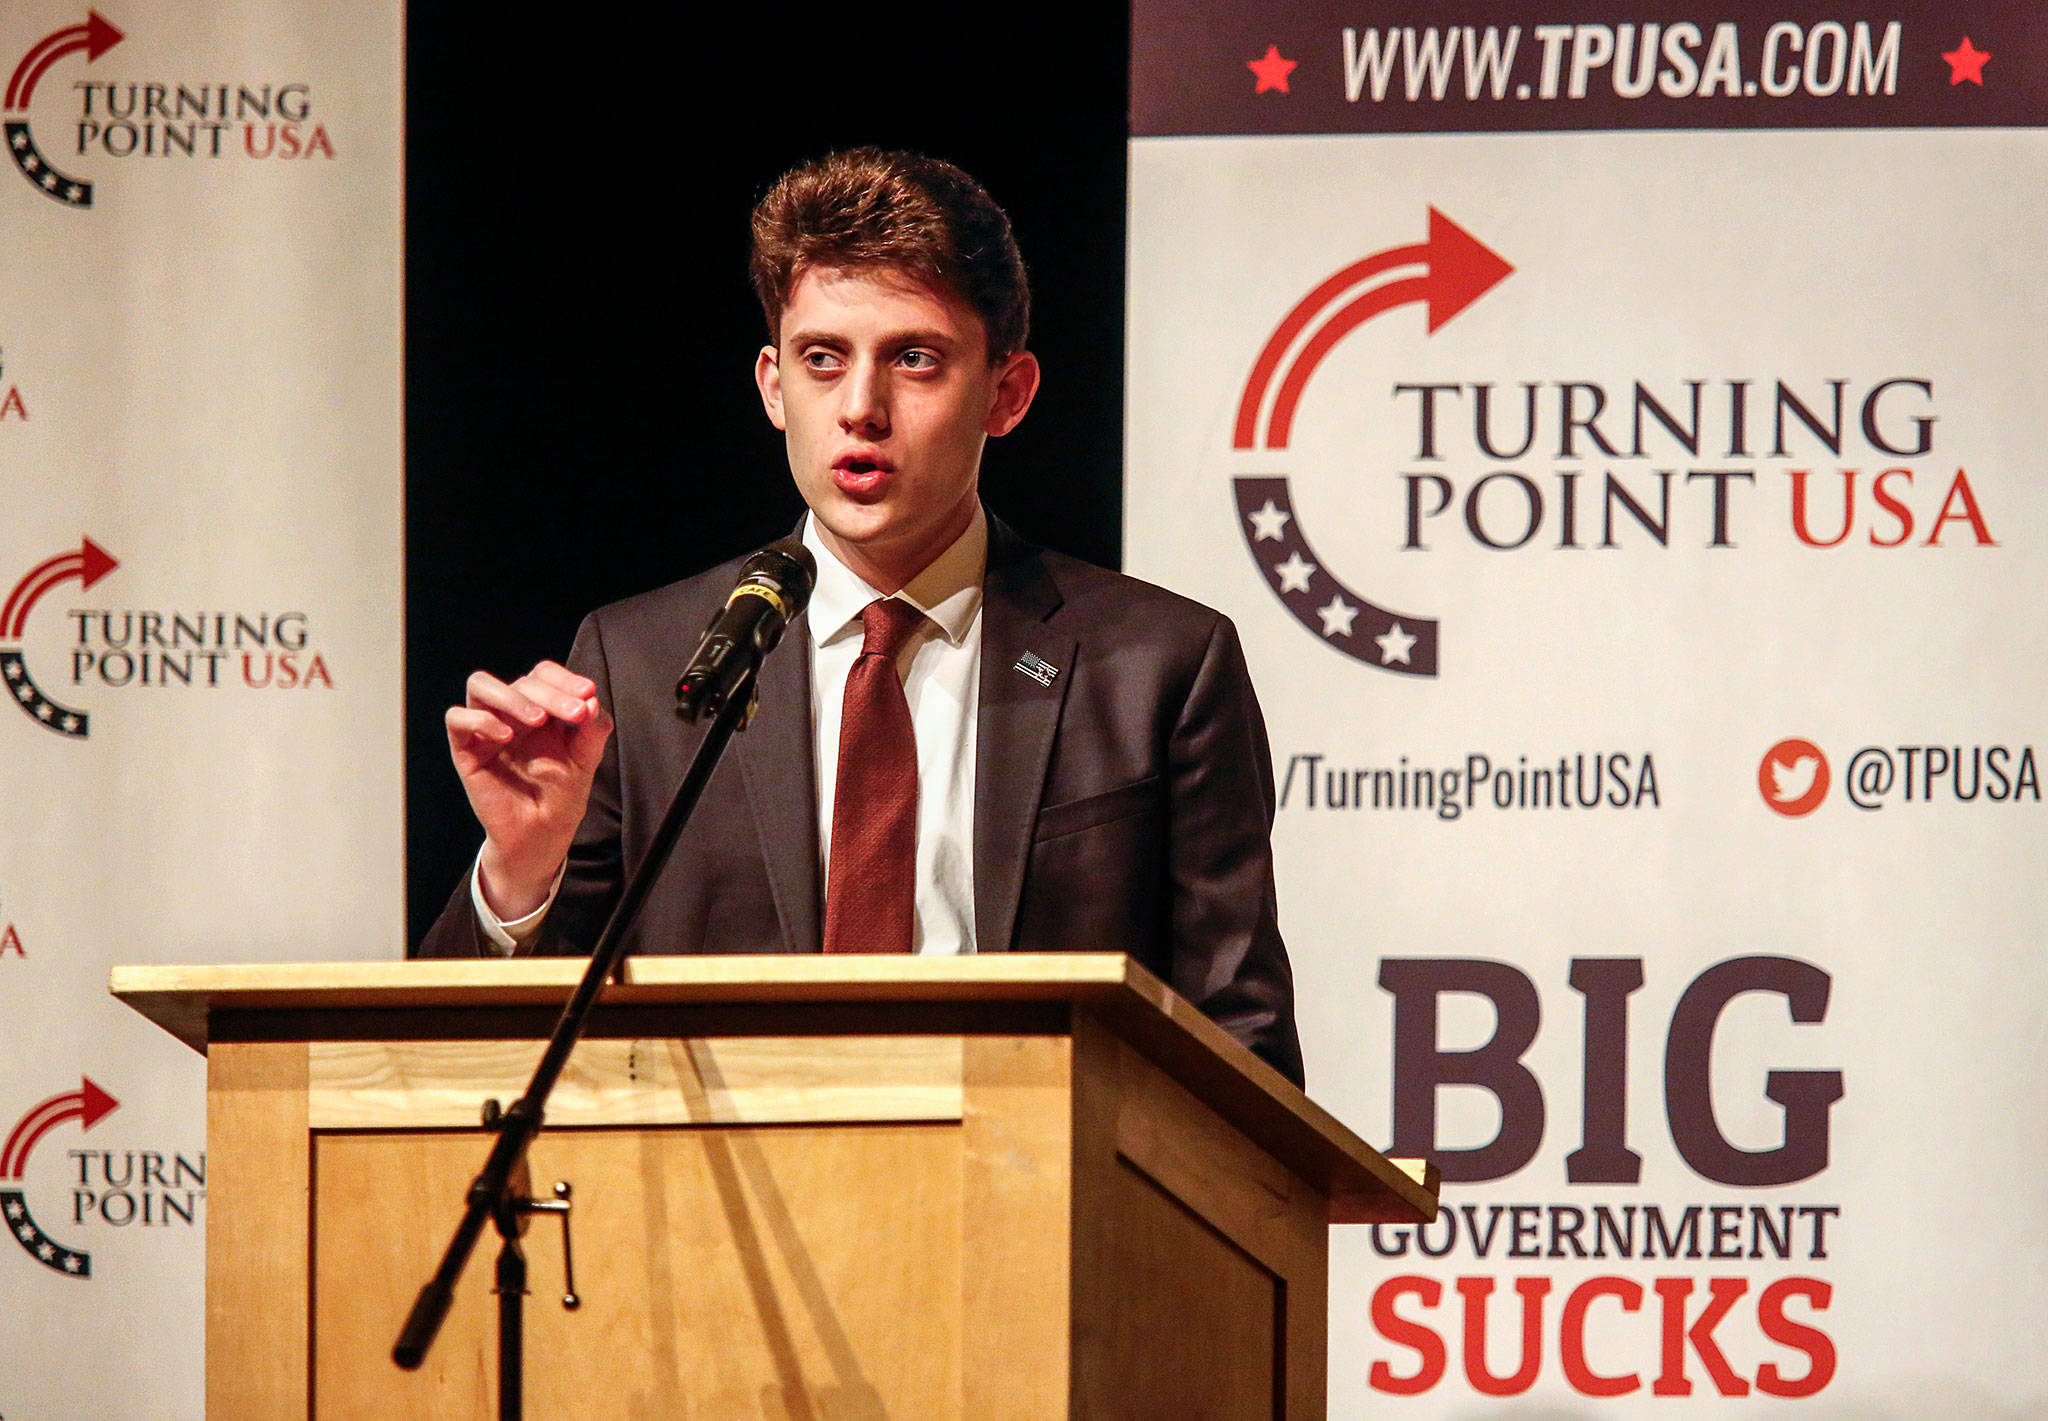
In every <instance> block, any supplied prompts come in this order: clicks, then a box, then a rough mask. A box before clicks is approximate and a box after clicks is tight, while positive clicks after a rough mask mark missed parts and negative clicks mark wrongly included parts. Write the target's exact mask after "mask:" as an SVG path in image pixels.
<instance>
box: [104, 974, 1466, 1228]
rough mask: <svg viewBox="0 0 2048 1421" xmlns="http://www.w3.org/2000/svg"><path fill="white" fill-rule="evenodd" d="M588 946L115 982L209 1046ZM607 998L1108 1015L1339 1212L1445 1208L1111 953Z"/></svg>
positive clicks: (530, 981) (522, 1003)
mask: <svg viewBox="0 0 2048 1421" xmlns="http://www.w3.org/2000/svg"><path fill="white" fill-rule="evenodd" d="M588 965H589V964H588V961H587V960H586V959H580V958H518V959H512V960H497V959H493V960H443V959H437V960H423V961H384V962H294V963H247V964H226V965H220V966H132V967H116V968H114V969H113V973H112V980H111V982H110V988H111V990H112V992H113V994H114V995H115V996H117V997H119V998H120V999H121V1000H122V1001H124V1002H126V1003H127V1004H128V1005H129V1006H131V1007H133V1008H134V1009H135V1010H136V1011H138V1012H140V1013H141V1014H142V1015H144V1016H146V1017H148V1018H149V1019H150V1020H151V1021H154V1022H155V1023H156V1024H157V1025H159V1026H161V1027H163V1028H164V1030H166V1031H168V1032H170V1033H171V1034H172V1035H173V1036H176V1037H177V1038H178V1039H179V1040H181V1041H183V1042H185V1043H186V1044H187V1045H189V1046H191V1047H192V1048H193V1049H194V1050H197V1051H202V1052H203V1051H205V1050H206V1049H207V1046H208V1042H209V1033H210V1022H211V1018H212V1016H213V1014H214V1013H217V1012H234V1013H238V1014H239V1013H258V1014H260V1013H266V1012H274V1013H291V1014H298V1013H319V1012H342V1011H348V1012H360V1011H379V1012H407V1011H418V1010H449V1009H453V1010H461V1009H465V1008H473V1009H482V1008H495V1009H503V1008H507V1007H528V1008H559V1007H560V1006H561V1005H562V1004H563V1003H564V1002H565V1001H566V1000H567V999H568V997H569V994H570V993H571V992H572V991H573V990H574V989H575V987H576V984H577V982H578V981H579V980H581V978H582V975H583V972H584V970H585V969H586V967H587V966H588ZM623 976H624V980H623V981H621V982H615V983H613V984H611V985H609V986H607V987H606V988H605V990H604V994H603V996H602V997H601V998H600V999H599V1007H600V1010H602V1009H603V1008H605V1007H664V1006H674V1007H717V1006H738V1005H745V1006H756V1007H758V1006H770V1007H772V1006H778V1005H782V1006H789V1007H792V1008H796V1007H801V1006H804V1005H815V1004H841V1005H854V1006H881V1007H887V1006H899V1007H913V1008H914V1007H916V1006H917V1005H919V1004H947V1003H953V1004H967V1003H982V1004H991V1003H1011V1004H1015V1003H1065V1004H1067V1005H1070V1006H1072V1007H1076V1008H1080V1009H1084V1010H1087V1011H1089V1012H1091V1013H1093V1014H1094V1015H1096V1016H1098V1017H1099V1018H1101V1019H1102V1020H1104V1021H1105V1022H1107V1023H1108V1024H1109V1025H1110V1026H1111V1027H1112V1028H1113V1029H1115V1030H1116V1031H1117V1032H1118V1033H1119V1034H1120V1035H1121V1036H1122V1037H1123V1038H1124V1039H1125V1040H1127V1041H1128V1042H1130V1043H1131V1044H1132V1045H1133V1046H1134V1047H1136V1048H1137V1049H1138V1050H1139V1051H1140V1052H1142V1053H1143V1054H1144V1055H1145V1056H1146V1057H1147V1058H1149V1059H1151V1060H1152V1061H1153V1062H1154V1064H1156V1065H1158V1066H1159V1067H1161V1068H1162V1069H1163V1070H1165V1071H1166V1072H1167V1073H1168V1074H1169V1075H1171V1076H1173V1077H1175V1078H1176V1079H1178V1080H1179V1081H1180V1082H1181V1084H1183V1085H1184V1086H1186V1087H1188V1088H1189V1089H1190V1090H1192V1091H1193V1092H1194V1093H1195V1094H1196V1095H1197V1096H1198V1097H1200V1098H1201V1099H1203V1100H1205V1101H1207V1102H1209V1104H1210V1105H1211V1106H1212V1107H1214V1108H1215V1109H1217V1110H1219V1111H1220V1112H1221V1113H1223V1114H1224V1115H1225V1116H1226V1117H1228V1118H1230V1119H1231V1120H1232V1121H1233V1122H1234V1123H1236V1124H1237V1125H1238V1127H1239V1128H1240V1129H1242V1130H1244V1131H1245V1132H1246V1133H1247V1134H1249V1135H1251V1136H1252V1137H1253V1138H1255V1139H1257V1140H1258V1141H1259V1142H1260V1144H1262V1145H1263V1146H1264V1147H1265V1148H1267V1149H1268V1150H1270V1151H1271V1152H1272V1153H1274V1154H1275V1155H1276V1156H1278V1157H1279V1158H1281V1159H1282V1160H1283V1161H1285V1162H1287V1163H1288V1164H1289V1165H1290V1166H1291V1167H1293V1168H1294V1169H1295V1170H1296V1172H1297V1173H1300V1174H1302V1175H1303V1176H1304V1177H1305V1178H1308V1179H1310V1180H1311V1181H1313V1182H1315V1183H1317V1184H1318V1185H1320V1186H1322V1187H1324V1188H1325V1189H1326V1190H1327V1191H1328V1193H1329V1195H1330V1200H1331V1218H1332V1221H1333V1222H1348V1221H1365V1220H1372V1219H1385V1218H1388V1217H1389V1214H1388V1209H1389V1206H1390V1205H1401V1204H1405V1205H1406V1206H1408V1207H1409V1208H1411V1209H1412V1210H1414V1211H1415V1214H1416V1216H1417V1217H1424V1218H1426V1217H1429V1216H1431V1215H1433V1214H1434V1212H1435V1207H1436V1190H1435V1180H1434V1177H1433V1172H1431V1171H1426V1170H1425V1169H1424V1168H1423V1166H1422V1165H1421V1164H1420V1162H1417V1161H1401V1162H1399V1163H1398V1164H1396V1163H1395V1162H1392V1161H1389V1160H1387V1159H1386V1158H1385V1157H1384V1156H1382V1155H1380V1154H1379V1153H1378V1152H1377V1151H1376V1150H1374V1149H1373V1148H1372V1147H1371V1146H1369V1145H1367V1144H1366V1143H1365V1142H1364V1141H1363V1140H1361V1139H1359V1138H1358V1136H1357V1135H1355V1134H1353V1133H1352V1131H1351V1130H1349V1129H1348V1128H1347V1127H1346V1126H1344V1125H1343V1124H1342V1123H1341V1122H1340V1121H1338V1120H1337V1119H1336V1118H1335V1117H1334V1116H1332V1115H1330V1114H1329V1113H1328V1112H1327V1111H1325V1110H1323V1109H1322V1108H1321V1107H1320V1106H1318V1105H1316V1104H1315V1102H1313V1101H1311V1100H1310V1099H1308V1097H1307V1096H1305V1095H1303V1094H1302V1093H1301V1091H1300V1090H1298V1089H1297V1088H1296V1087H1295V1086H1294V1084H1293V1083H1292V1082H1291V1081H1289V1080H1287V1079H1286V1078H1285V1077H1283V1076H1281V1075H1280V1074H1279V1072H1277V1071H1275V1070H1273V1068H1272V1067H1270V1066H1268V1065H1267V1064H1266V1063H1265V1062H1264V1061H1261V1060H1260V1059H1258V1058H1257V1057H1256V1056H1254V1055H1253V1054H1252V1053H1251V1052H1250V1051H1248V1050H1246V1049H1245V1048H1244V1047H1243V1046H1242V1045H1240V1044H1239V1043H1238V1042H1237V1041H1235V1040H1234V1039H1232V1038H1231V1037H1230V1036H1229V1035H1228V1034H1227V1033H1225V1032H1224V1031H1223V1030H1222V1028H1220V1027H1218V1026H1217V1025H1216V1024H1215V1023H1214V1022H1212V1021H1210V1020H1209V1019H1208V1018H1207V1017H1206V1016H1204V1015H1202V1013H1201V1012H1200V1011H1199V1010H1197V1009H1196V1008H1195V1007H1194V1006H1193V1005H1192V1004H1191V1003H1189V1002H1188V1001H1186V1000H1185V999H1184V998H1182V997H1180V996H1178V995H1176V994H1175V993H1174V992H1172V991H1171V990H1169V989H1168V988H1167V987H1166V985H1165V984H1164V983H1162V982H1160V981H1159V979H1158V978H1156V977H1154V976H1152V974H1151V973H1149V972H1147V971H1146V970H1145V969H1144V968H1142V967H1140V966H1138V965H1137V964H1136V963H1135V962H1133V961H1131V959H1130V958H1128V957H1126V956H1125V955H1124V954H1122V953H1117V952H1052V953H1023V952H1002V953H986V954H982V955H978V956H969V957H915V956H894V955H890V956H833V957H826V956H822V955H811V954H773V955H763V956H744V957H743V956H724V955H716V956H687V955H673V956H670V955H649V956H644V957H629V958H627V959H626V960H625V963H624V968H623Z"/></svg>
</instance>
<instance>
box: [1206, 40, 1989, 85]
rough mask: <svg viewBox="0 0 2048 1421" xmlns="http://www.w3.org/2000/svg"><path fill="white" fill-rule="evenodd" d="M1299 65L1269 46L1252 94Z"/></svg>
mask: <svg viewBox="0 0 2048 1421" xmlns="http://www.w3.org/2000/svg"><path fill="white" fill-rule="evenodd" d="M1964 43H1966V44H1967V43H1968V41H1967V40H1965V41H1964ZM1298 63H1300V61H1299V60H1295V59H1282V58H1281V57H1280V47H1279V46H1278V45H1272V44H1269V45H1267V46H1266V52H1265V54H1264V55H1262V56H1260V57H1259V58H1257V59H1247V60H1246V61H1245V62H1244V67H1245V68H1247V69H1249V70H1251V71H1252V73H1254V74H1256V75H1258V76H1259V87H1258V88H1256V89H1254V90H1252V92H1253V93H1254V94H1263V93H1265V92H1266V90H1268V89H1278V90H1279V91H1280V92H1281V93H1283V94H1285V93H1287V92H1289V90H1288V88H1287V76H1288V75H1289V74H1291V73H1293V72H1294V66H1295V65H1296V64H1298Z"/></svg>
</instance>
